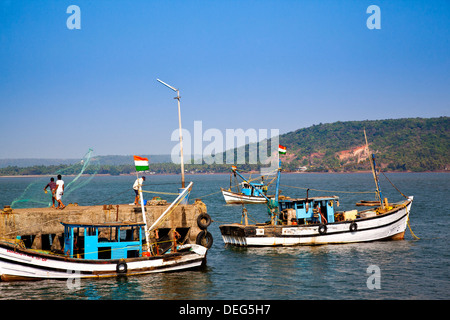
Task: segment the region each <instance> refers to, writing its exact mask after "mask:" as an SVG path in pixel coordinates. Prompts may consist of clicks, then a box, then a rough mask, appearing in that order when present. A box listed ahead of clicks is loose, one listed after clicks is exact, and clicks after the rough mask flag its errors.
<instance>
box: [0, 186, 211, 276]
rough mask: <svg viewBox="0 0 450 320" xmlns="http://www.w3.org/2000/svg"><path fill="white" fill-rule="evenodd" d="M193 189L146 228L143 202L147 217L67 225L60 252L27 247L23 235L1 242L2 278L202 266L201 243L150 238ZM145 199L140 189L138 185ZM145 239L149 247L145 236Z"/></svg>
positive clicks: (203, 251) (203, 249) (112, 273)
mask: <svg viewBox="0 0 450 320" xmlns="http://www.w3.org/2000/svg"><path fill="white" fill-rule="evenodd" d="M191 187H192V182H191V183H190V184H189V186H188V187H187V188H185V189H184V190H183V191H182V192H181V193H180V194H179V196H178V197H177V198H176V199H175V200H174V202H173V203H172V204H171V205H170V206H169V207H168V208H167V209H166V211H165V212H163V213H162V214H161V216H160V217H159V218H158V219H157V220H156V221H155V222H154V223H153V225H152V226H151V227H150V228H149V229H148V228H147V224H146V219H145V208H144V206H143V204H142V201H141V207H142V215H143V221H144V222H142V223H133V222H109V223H101V224H100V223H98V224H92V223H86V224H84V223H77V224H73V223H63V222H62V225H63V226H64V246H63V250H62V251H61V252H49V251H42V250H33V249H31V248H26V247H25V245H24V244H23V242H22V241H21V240H20V239H13V240H1V241H0V279H1V280H3V281H14V280H39V279H69V278H99V277H114V276H122V275H126V276H129V275H139V274H149V273H155V272H168V271H177V270H185V269H191V268H196V267H200V266H201V265H202V264H203V263H204V262H205V261H206V254H207V250H208V249H207V248H206V247H204V246H201V245H198V244H179V243H177V242H176V236H174V241H173V243H171V244H169V245H167V243H165V244H164V246H163V245H161V246H160V244H158V243H157V242H155V243H153V242H151V241H150V238H149V232H150V231H152V230H155V229H156V227H157V225H158V223H159V222H160V221H162V219H164V218H165V217H167V216H168V215H169V214H170V213H171V212H173V210H172V209H173V208H174V207H175V206H177V205H178V204H179V203H181V202H182V201H183V200H184V199H185V198H186V196H187V194H188V193H189V191H190V188H191ZM140 195H141V199H142V190H141V189H140ZM144 239H146V243H145V246H146V250H144V248H143V247H144V244H143V240H144Z"/></svg>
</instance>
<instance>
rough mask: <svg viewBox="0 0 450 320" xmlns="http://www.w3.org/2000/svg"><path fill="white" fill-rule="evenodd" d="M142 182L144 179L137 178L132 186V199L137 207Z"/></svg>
mask: <svg viewBox="0 0 450 320" xmlns="http://www.w3.org/2000/svg"><path fill="white" fill-rule="evenodd" d="M144 181H145V177H142V178H137V179H136V181H135V182H134V184H133V190H134V193H135V197H134V205H135V206H137V205H138V204H139V188H142V185H143V184H144Z"/></svg>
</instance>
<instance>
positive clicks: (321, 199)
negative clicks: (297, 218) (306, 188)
mask: <svg viewBox="0 0 450 320" xmlns="http://www.w3.org/2000/svg"><path fill="white" fill-rule="evenodd" d="M306 200H308V201H323V200H339V197H338V196H329V197H308V198H289V199H280V200H278V202H305V201H306Z"/></svg>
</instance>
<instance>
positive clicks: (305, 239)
mask: <svg viewBox="0 0 450 320" xmlns="http://www.w3.org/2000/svg"><path fill="white" fill-rule="evenodd" d="M366 144H367V138H366ZM371 165H372V172H373V176H374V180H375V185H376V195H377V198H378V200H377V201H367V202H362V203H360V205H366V206H373V208H371V209H367V210H362V211H358V210H350V211H342V212H339V211H336V207H337V206H338V204H339V198H338V197H337V196H332V197H308V191H307V194H306V197H305V198H295V199H291V198H283V199H279V196H278V183H277V191H276V196H275V199H268V198H266V200H267V206H268V210H269V215H270V221H269V222H267V223H260V224H248V219H247V210H246V209H244V210H243V219H242V220H243V222H244V223H232V224H224V225H221V226H220V227H219V228H220V231H221V233H222V238H223V241H224V242H225V243H226V244H230V245H236V246H292V245H316V244H327V243H352V242H365V241H375V240H388V239H391V240H398V239H403V238H404V234H405V230H406V227H407V222H408V219H409V214H410V210H411V205H412V201H413V197H412V196H410V197H406V196H405V198H406V199H405V200H404V201H401V202H396V203H389V202H388V200H387V198H383V196H382V194H381V190H380V186H379V180H378V174H377V170H376V164H375V156H374V155H373V154H372V162H371ZM278 180H279V179H278ZM402 195H403V194H402ZM263 196H264V195H263Z"/></svg>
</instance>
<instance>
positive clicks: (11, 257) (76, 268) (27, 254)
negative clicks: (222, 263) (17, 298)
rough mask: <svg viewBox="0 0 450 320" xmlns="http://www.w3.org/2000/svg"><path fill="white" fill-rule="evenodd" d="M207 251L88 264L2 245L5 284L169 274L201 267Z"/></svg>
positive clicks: (189, 249)
mask: <svg viewBox="0 0 450 320" xmlns="http://www.w3.org/2000/svg"><path fill="white" fill-rule="evenodd" d="M206 253H207V249H206V248H205V247H203V246H200V245H196V244H188V245H185V246H182V247H180V250H179V252H176V253H171V254H165V255H162V256H155V257H139V258H129V259H120V260H119V259H116V260H85V259H74V258H68V257H64V256H57V255H51V254H43V253H39V252H35V251H33V250H29V249H22V248H18V247H17V246H15V245H13V244H9V243H3V242H0V278H1V280H2V281H13V280H41V279H61V280H64V279H70V278H102V277H115V276H121V275H126V276H129V275H139V274H149V273H156V272H170V271H178V270H185V269H190V268H196V267H200V266H201V265H202V263H203V262H204V261H205V259H206Z"/></svg>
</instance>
